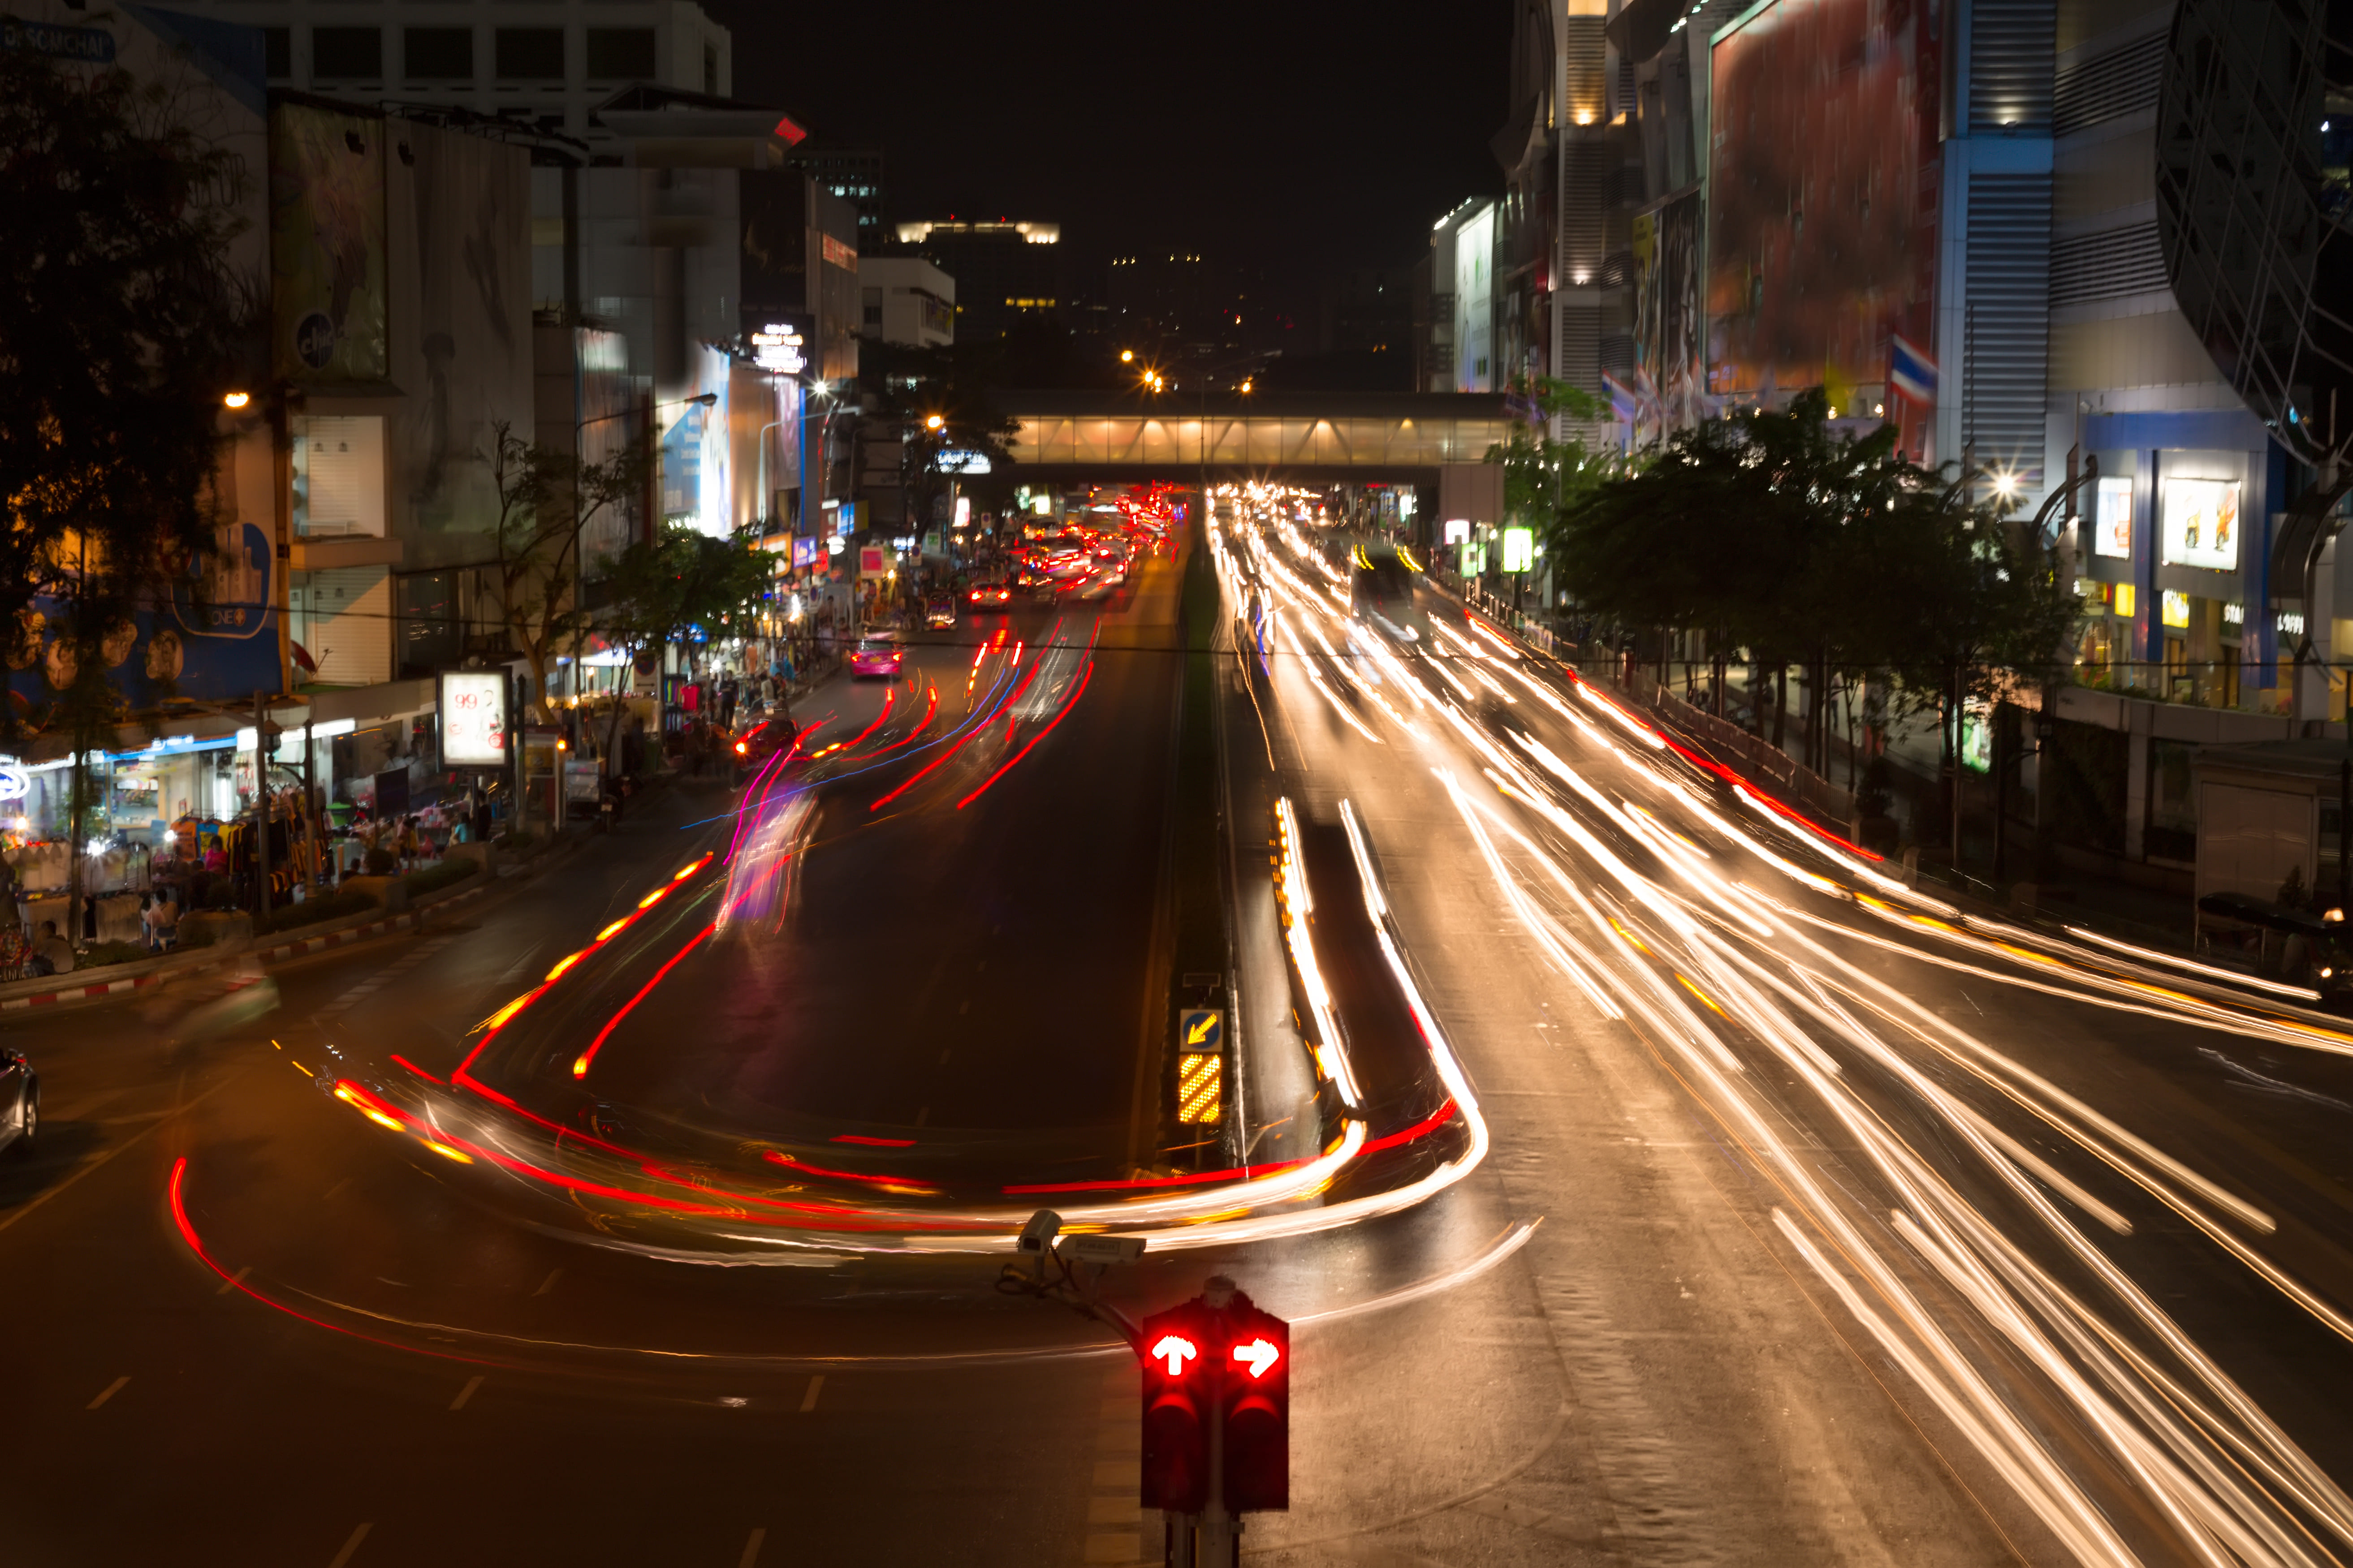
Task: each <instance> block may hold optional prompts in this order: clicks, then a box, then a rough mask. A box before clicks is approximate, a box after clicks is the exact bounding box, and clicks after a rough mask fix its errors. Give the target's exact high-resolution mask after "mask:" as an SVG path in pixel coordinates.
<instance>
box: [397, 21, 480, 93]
mask: <svg viewBox="0 0 2353 1568" xmlns="http://www.w3.org/2000/svg"><path fill="white" fill-rule="evenodd" d="M400 51H401V71H402V73H403V74H404V75H406V77H407V78H408V79H409V80H411V81H471V80H473V79H474V30H473V29H472V28H471V27H406V28H404V29H402V32H401V39H400Z"/></svg>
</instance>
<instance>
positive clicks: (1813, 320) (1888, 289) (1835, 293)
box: [1707, 0, 1943, 450]
mask: <svg viewBox="0 0 2353 1568" xmlns="http://www.w3.org/2000/svg"><path fill="white" fill-rule="evenodd" d="M1940 32H1941V20H1940V16H1939V5H1938V0H1771V3H1769V4H1767V5H1761V6H1759V7H1758V8H1757V10H1755V11H1754V12H1752V13H1750V14H1749V15H1748V16H1746V17H1745V18H1743V19H1742V20H1741V21H1740V22H1739V23H1737V24H1736V25H1735V26H1732V27H1731V28H1730V29H1728V30H1727V31H1726V32H1725V34H1724V35H1723V36H1721V37H1718V38H1717V39H1716V40H1715V46H1714V50H1713V55H1712V59H1713V70H1712V79H1711V86H1710V95H1711V100H1712V101H1711V105H1710V110H1709V121H1710V125H1709V141H1710V146H1709V149H1708V156H1709V169H1708V258H1707V313H1708V335H1709V342H1708V390H1709V391H1710V392H1711V393H1714V394H1715V395H1717V396H1728V397H1730V398H1731V399H1732V400H1733V401H1734V402H1736V403H1743V402H1748V401H1752V400H1753V399H1754V398H1755V397H1756V396H1757V395H1759V394H1764V393H1769V392H1772V391H1776V390H1778V391H1784V392H1786V391H1789V390H1792V389H1794V388H1798V387H1805V386H1821V387H1825V388H1827V389H1828V390H1829V392H1830V395H1831V404H1832V405H1833V406H1836V407H1837V408H1838V409H1839V411H1840V413H1841V414H1842V415H1843V414H1848V413H1850V412H1852V413H1857V414H1863V415H1868V414H1869V413H1870V412H1871V410H1872V408H1873V406H1874V405H1881V404H1884V405H1886V407H1887V415H1888V416H1889V417H1891V418H1894V419H1898V420H1899V421H1900V422H1901V423H1902V425H1903V426H1904V429H1905V447H1906V448H1907V449H1911V450H1916V449H1917V448H1918V445H1919V442H1920V440H1921V438H1922V437H1925V435H1926V427H1927V424H1928V419H1927V416H1928V408H1927V406H1926V403H1925V401H1918V400H1915V399H1907V398H1905V397H1904V396H1903V395H1901V394H1900V393H1898V392H1897V391H1896V390H1895V389H1894V387H1892V386H1891V385H1890V384H1889V375H1888V363H1889V357H1890V354H1891V353H1892V352H1893V350H1894V339H1895V338H1896V337H1898V336H1901V337H1903V338H1905V339H1908V340H1909V341H1910V342H1912V343H1913V344H1915V345H1916V346H1917V347H1919V348H1922V349H1926V350H1930V351H1931V352H1933V346H1934V344H1935V342H1936V339H1935V337H1934V326H1933V316H1934V311H1935V307H1936V215H1937V205H1938V200H1939V189H1938V187H1939V184H1940V183H1941V180H1942V174H1943V171H1942V165H1941V159H1940V157H1939V154H1938V147H1939V143H1938V139H1937V117H1938V87H1939V63H1938V62H1939V58H1940V49H1939V34H1940Z"/></svg>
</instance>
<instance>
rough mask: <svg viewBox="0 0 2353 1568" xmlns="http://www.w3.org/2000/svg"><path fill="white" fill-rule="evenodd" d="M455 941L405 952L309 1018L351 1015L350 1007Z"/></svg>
mask: <svg viewBox="0 0 2353 1568" xmlns="http://www.w3.org/2000/svg"><path fill="white" fill-rule="evenodd" d="M457 940H458V939H457V936H456V935H455V934H454V933H453V934H451V935H448V936H437V937H431V938H428V939H427V940H426V941H424V942H418V943H417V945H416V946H415V947H412V948H410V949H409V950H408V952H406V954H404V955H403V956H402V957H401V958H399V959H398V960H397V961H396V962H394V963H388V964H386V965H385V967H384V968H382V969H379V970H377V971H376V972H375V973H374V974H371V975H369V976H368V977H367V978H366V979H365V980H363V981H361V982H360V983H359V984H357V985H354V986H353V987H352V988H351V989H350V990H348V991H346V992H344V993H343V994H342V995H340V996H338V997H336V998H335V999H334V1000H333V1001H332V1002H330V1003H328V1004H327V1005H325V1006H323V1007H322V1008H320V1009H319V1010H318V1012H317V1013H315V1014H313V1015H312V1016H314V1017H319V1018H332V1017H333V1016H336V1015H337V1014H340V1013H348V1012H350V1011H351V1010H352V1009H353V1007H355V1006H357V1005H359V1004H361V1003H362V1002H364V1001H366V1000H367V999H368V997H369V996H371V995H373V994H375V992H377V991H378V990H380V989H382V988H383V986H384V985H385V983H386V982H388V981H392V980H396V979H398V978H399V977H400V976H401V975H402V974H405V973H407V972H408V971H409V970H412V969H414V968H416V967H417V965H418V964H420V963H424V962H425V961H426V960H427V959H428V958H430V957H432V956H433V955H434V954H435V953H437V952H440V951H441V950H442V949H443V948H445V947H447V946H448V945H449V944H450V943H451V942H455V941H457Z"/></svg>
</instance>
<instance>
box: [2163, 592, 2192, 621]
mask: <svg viewBox="0 0 2353 1568" xmlns="http://www.w3.org/2000/svg"><path fill="white" fill-rule="evenodd" d="M2157 613H2158V619H2159V620H2161V621H2163V622H2164V623H2165V624H2166V625H2167V626H2171V627H2172V628H2173V629H2174V630H2175V631H2178V632H2185V631H2188V630H2189V595H2187V594H2182V593H2177V592H2175V591H2174V590H2173V589H2171V588H2168V589H2165V590H2164V591H2163V592H2162V593H2160V594H2159V595H2158V605H2157Z"/></svg>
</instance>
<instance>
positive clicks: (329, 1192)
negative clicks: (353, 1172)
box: [319, 1176, 352, 1203]
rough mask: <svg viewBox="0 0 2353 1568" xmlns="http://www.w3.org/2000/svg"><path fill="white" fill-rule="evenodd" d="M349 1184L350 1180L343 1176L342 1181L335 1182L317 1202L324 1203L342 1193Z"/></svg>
mask: <svg viewBox="0 0 2353 1568" xmlns="http://www.w3.org/2000/svg"><path fill="white" fill-rule="evenodd" d="M351 1184H352V1179H351V1178H350V1177H349V1176H345V1177H344V1178H343V1180H342V1181H340V1182H337V1183H336V1184H334V1185H333V1186H332V1187H329V1188H328V1189H327V1191H326V1194H325V1195H324V1196H323V1197H322V1198H321V1199H320V1200H319V1201H320V1202H321V1203H325V1202H326V1201H327V1200H328V1199H330V1198H332V1197H333V1196H334V1195H335V1194H337V1193H340V1192H342V1191H343V1189H344V1188H345V1187H348V1186H350V1185H351Z"/></svg>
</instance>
